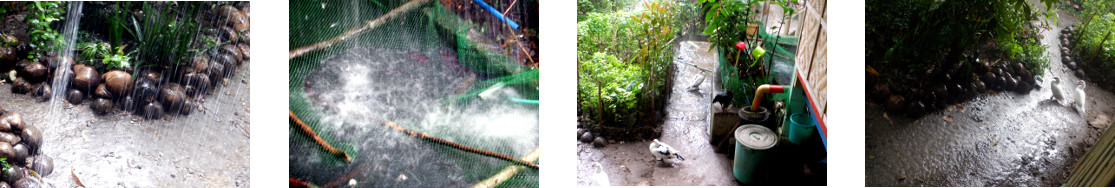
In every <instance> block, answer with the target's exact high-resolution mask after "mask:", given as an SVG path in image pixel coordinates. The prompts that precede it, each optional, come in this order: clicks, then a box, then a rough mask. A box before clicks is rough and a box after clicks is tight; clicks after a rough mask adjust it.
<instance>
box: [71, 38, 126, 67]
mask: <svg viewBox="0 0 1115 188" xmlns="http://www.w3.org/2000/svg"><path fill="white" fill-rule="evenodd" d="M79 46H81V54H80V55H78V57H77V58H78V59H77V60H78V61H81V62H101V63H102V64H104V67H105V68H107V69H110V70H111V69H127V68H129V67H131V66H132V65H131V60H132V57H131V56H129V55H128V54H124V46H120V47H116V48H112V47H110V46H109V44H108V43H103V42H102V43H84V44H79ZM112 49H116V50H115V51H113V50H112ZM90 64H92V63H90Z"/></svg>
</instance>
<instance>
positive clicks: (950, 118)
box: [941, 115, 956, 123]
mask: <svg viewBox="0 0 1115 188" xmlns="http://www.w3.org/2000/svg"><path fill="white" fill-rule="evenodd" d="M941 119H943V120H945V121H947V122H949V123H952V122H954V121H956V118H953V117H952V115H945V116H941Z"/></svg>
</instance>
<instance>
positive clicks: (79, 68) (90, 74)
mask: <svg viewBox="0 0 1115 188" xmlns="http://www.w3.org/2000/svg"><path fill="white" fill-rule="evenodd" d="M73 69H74V70H73V71H74V77H73V86H74V87H75V88H76V89H80V90H82V91H92V90H93V89H95V88H96V87H97V85H100V84H101V74H100V73H97V70H96V69H93V67H89V66H85V65H81V64H79V65H74V67H73Z"/></svg>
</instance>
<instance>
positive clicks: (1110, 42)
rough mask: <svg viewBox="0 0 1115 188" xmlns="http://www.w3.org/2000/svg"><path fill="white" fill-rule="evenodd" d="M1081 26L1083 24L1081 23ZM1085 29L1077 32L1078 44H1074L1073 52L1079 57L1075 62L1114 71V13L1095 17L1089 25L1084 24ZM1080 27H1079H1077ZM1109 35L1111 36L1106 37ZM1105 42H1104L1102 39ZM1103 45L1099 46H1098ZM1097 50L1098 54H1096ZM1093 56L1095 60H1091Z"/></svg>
mask: <svg viewBox="0 0 1115 188" xmlns="http://www.w3.org/2000/svg"><path fill="white" fill-rule="evenodd" d="M1081 24H1083V23H1081ZM1086 25H1087V27H1084V28H1081V29H1079V30H1077V33H1076V36H1077V37H1078V39H1077V40H1078V42H1077V43H1076V46H1075V49H1073V50H1075V51H1076V52H1078V53H1079V54H1080V55H1081V56H1080V58H1081V59H1080V60H1078V61H1077V62H1079V63H1081V64H1084V63H1090V64H1089V65H1091V66H1095V65H1093V64H1091V63H1095V64H1098V65H1099V68H1103V69H1106V70H1112V69H1115V33H1111V34H1108V33H1110V32H1111V31H1115V13H1105V14H1101V15H1097V16H1096V17H1095V19H1092V21H1091V23H1088V24H1086ZM1077 27H1081V25H1077ZM1106 35H1111V36H1106ZM1105 36H1106V37H1107V40H1106V41H1104V37H1105ZM1101 43H1102V44H1103V45H1102V46H1100V44H1101ZM1097 49H1098V52H1099V53H1098V54H1097V53H1096V52H1097ZM1093 56H1095V59H1094V60H1093V59H1091V58H1092V57H1093Z"/></svg>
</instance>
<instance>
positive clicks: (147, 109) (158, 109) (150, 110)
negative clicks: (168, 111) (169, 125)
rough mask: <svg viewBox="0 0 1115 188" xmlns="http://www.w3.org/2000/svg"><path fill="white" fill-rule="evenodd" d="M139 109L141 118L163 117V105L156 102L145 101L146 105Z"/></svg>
mask: <svg viewBox="0 0 1115 188" xmlns="http://www.w3.org/2000/svg"><path fill="white" fill-rule="evenodd" d="M141 111H142V112H143V118H147V119H161V118H163V115H165V114H164V111H163V105H161V104H159V103H158V102H152V103H147V105H143V110H141Z"/></svg>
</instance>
